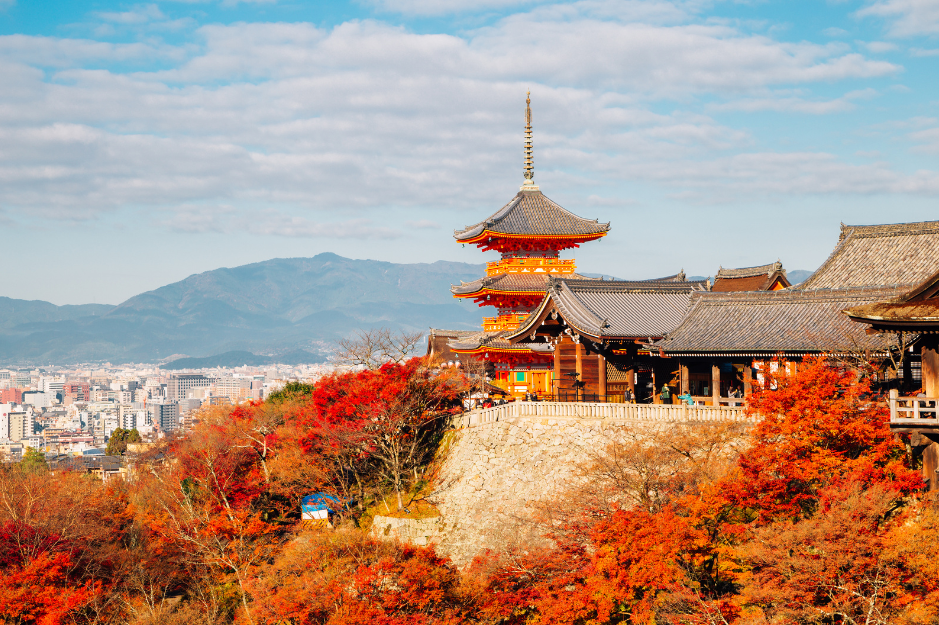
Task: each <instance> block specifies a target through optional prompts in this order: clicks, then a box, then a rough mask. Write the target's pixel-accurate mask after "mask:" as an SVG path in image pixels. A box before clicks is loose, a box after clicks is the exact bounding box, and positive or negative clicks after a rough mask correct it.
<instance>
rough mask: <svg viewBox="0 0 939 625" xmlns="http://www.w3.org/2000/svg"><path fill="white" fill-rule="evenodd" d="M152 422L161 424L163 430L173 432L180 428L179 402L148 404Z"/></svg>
mask: <svg viewBox="0 0 939 625" xmlns="http://www.w3.org/2000/svg"><path fill="white" fill-rule="evenodd" d="M147 412H148V413H149V416H150V422H151V423H153V425H158V426H160V429H161V430H162V431H163V432H173V431H175V430H176V429H178V428H179V404H177V403H176V402H165V403H151V404H147Z"/></svg>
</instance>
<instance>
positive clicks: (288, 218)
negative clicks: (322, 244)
mask: <svg viewBox="0 0 939 625" xmlns="http://www.w3.org/2000/svg"><path fill="white" fill-rule="evenodd" d="M156 222H157V223H158V224H159V225H161V226H163V227H166V228H167V229H169V230H172V231H173V232H180V233H188V234H207V233H215V234H234V233H243V232H252V233H255V234H261V235H268V236H278V237H290V238H309V239H317V238H331V239H397V238H400V237H402V236H403V233H402V232H400V231H398V230H395V229H392V228H386V227H382V226H376V225H374V224H373V223H372V221H371V220H369V219H350V220H346V221H314V220H311V219H308V218H306V217H303V216H299V215H293V214H290V213H288V212H285V211H283V210H277V209H272V208H266V209H254V210H246V209H238V208H235V207H233V206H224V205H223V206H206V205H185V206H181V207H177V208H176V209H174V210H170V211H163V212H162V214H161V215H160V216H159V217H158V218H157V219H156Z"/></svg>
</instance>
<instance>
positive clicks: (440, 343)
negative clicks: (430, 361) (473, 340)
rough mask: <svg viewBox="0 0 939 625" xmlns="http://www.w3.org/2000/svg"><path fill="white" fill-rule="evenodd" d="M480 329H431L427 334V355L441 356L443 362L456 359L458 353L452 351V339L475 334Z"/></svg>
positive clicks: (432, 356)
mask: <svg viewBox="0 0 939 625" xmlns="http://www.w3.org/2000/svg"><path fill="white" fill-rule="evenodd" d="M476 334H479V330H438V329H436V328H431V329H430V334H429V335H428V336H427V356H429V357H431V358H439V359H440V360H442V361H443V362H449V361H453V360H456V354H454V353H453V352H452V351H450V341H452V340H454V339H456V340H459V339H461V338H465V337H470V336H474V335H476Z"/></svg>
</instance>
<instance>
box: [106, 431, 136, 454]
mask: <svg viewBox="0 0 939 625" xmlns="http://www.w3.org/2000/svg"><path fill="white" fill-rule="evenodd" d="M140 441H141V438H140V432H138V431H137V428H134V429H133V430H125V429H124V428H117V429H116V430H114V431H113V432H112V433H111V436H109V437H108V447H107V449H106V450H105V453H106V454H107V455H109V456H123V455H124V454H125V453H126V452H127V444H128V443H139V442H140Z"/></svg>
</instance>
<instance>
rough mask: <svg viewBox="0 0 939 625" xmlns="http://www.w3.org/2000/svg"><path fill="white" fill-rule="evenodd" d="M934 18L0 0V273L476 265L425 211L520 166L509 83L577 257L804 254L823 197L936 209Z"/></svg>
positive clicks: (19, 287)
mask: <svg viewBox="0 0 939 625" xmlns="http://www.w3.org/2000/svg"><path fill="white" fill-rule="evenodd" d="M937 33H939V8H937V7H936V3H934V2H925V1H921V2H917V1H914V0H883V1H875V2H829V3H807V2H802V3H799V2H796V3H762V4H761V3H754V4H749V3H721V2H713V3H709V2H616V3H612V2H600V1H598V2H573V3H554V2H511V1H505V0H501V1H500V0H492V1H487V2H473V3H469V2H435V1H433V0H382V1H378V0H376V1H374V2H358V3H355V2H349V3H343V2H330V3H325V2H323V3H304V4H297V3H289V2H283V1H280V2H256V3H251V2H240V3H239V2H222V3H218V2H201V3H198V2H197V3H181V2H156V3H129V2H91V3H65V2H35V3H33V2H30V3H26V2H23V1H22V0H20V1H18V2H11V1H10V0H7V1H6V2H3V1H0V75H2V76H3V79H4V83H5V84H6V85H12V86H13V88H10V89H7V90H5V91H4V93H2V94H0V137H2V141H0V146H2V147H0V180H2V181H3V182H2V185H0V226H2V227H3V230H4V231H5V232H6V233H7V235H8V236H7V237H6V238H5V245H4V252H3V256H2V258H3V259H4V260H5V261H6V264H7V265H12V264H13V263H17V267H19V268H20V269H21V270H20V271H19V272H5V275H4V276H3V278H0V295H3V296H8V297H14V298H21V299H43V300H47V301H51V302H53V303H55V304H79V303H89V302H97V303H109V304H117V303H119V302H121V301H123V300H124V299H126V298H128V297H130V296H132V295H135V294H137V293H140V292H143V291H146V290H149V289H153V288H157V287H159V286H162V285H164V284H168V283H171V282H175V281H178V280H181V279H183V278H185V277H186V276H188V275H190V274H194V273H199V272H202V271H207V270H211V269H215V268H217V267H222V266H237V265H243V264H247V263H251V262H257V261H262V260H266V259H269V258H274V257H296V256H314V255H315V254H317V253H320V252H327V251H328V252H335V253H337V254H341V255H343V256H347V257H352V258H373V259H377V260H385V261H391V262H433V261H435V260H440V259H444V260H455V261H463V262H471V263H477V262H480V260H481V259H480V258H479V257H478V255H477V254H476V253H474V250H472V249H463V248H461V247H460V246H458V245H456V244H455V243H454V242H453V239H452V236H451V232H452V230H453V229H459V228H462V227H463V226H465V225H467V224H469V223H473V222H474V221H475V216H477V215H478V214H480V213H484V214H489V213H491V212H493V211H495V210H496V209H498V208H499V207H500V206H502V205H503V204H504V203H505V202H506V201H508V200H509V199H510V198H511V197H512V196H513V195H514V194H515V192H516V191H517V188H518V186H519V185H520V184H521V182H522V164H523V163H522V131H523V124H524V116H523V113H524V99H525V93H526V91H528V90H530V91H531V94H532V95H531V97H532V109H533V126H534V167H535V182H536V183H537V184H539V185H540V186H541V189H542V190H543V191H544V193H545V194H546V195H547V196H548V197H550V198H552V199H553V200H555V201H557V202H558V203H560V204H561V205H563V206H565V207H566V208H569V209H570V210H572V211H574V212H575V213H577V214H580V215H583V216H584V217H588V218H591V219H593V218H599V219H600V220H601V221H603V222H606V221H609V222H611V226H612V228H611V232H610V235H609V236H608V237H607V240H605V241H603V242H602V243H600V244H598V245H595V246H588V247H589V248H590V249H588V248H584V249H583V250H580V251H578V253H577V258H578V262H579V267H580V268H581V269H582V270H583V271H586V272H595V273H606V274H613V275H617V276H619V277H623V278H651V277H656V276H661V275H667V274H669V273H674V272H677V271H678V270H679V269H685V271H686V272H688V274H689V275H693V274H697V275H713V273H714V272H715V271H716V270H717V267H718V266H720V265H723V266H725V267H735V266H736V267H739V266H747V265H755V264H762V263H766V262H772V261H774V260H776V259H777V258H780V259H781V260H782V261H783V263H784V265H785V267H786V268H787V269H808V270H812V269H814V268H816V267H817V266H818V265H819V264H820V263H821V262H822V261H823V260H824V259H825V257H826V256H827V255H828V253H829V252H830V251H831V248H832V245H833V243H834V242H835V241H836V240H837V237H838V234H839V223H840V222H846V223H889V222H901V221H921V220H929V219H934V218H935V211H931V210H930V209H931V208H932V206H933V203H934V202H935V198H936V195H937V193H939V173H937V172H939V162H937V158H936V154H937V151H939V121H937V119H936V115H935V112H936V111H935V109H936V105H937V100H939V97H937V93H936V92H937V87H936V86H935V84H934V81H930V80H929V78H930V77H931V75H932V74H931V72H930V70H931V69H933V67H934V65H935V63H936V61H937V58H939V42H937V41H936V39H935V37H936V35H937ZM487 260H492V259H491V258H487ZM76 274H80V275H82V276H85V277H86V278H87V279H85V280H74V279H72V278H71V277H72V276H75V275H76Z"/></svg>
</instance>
